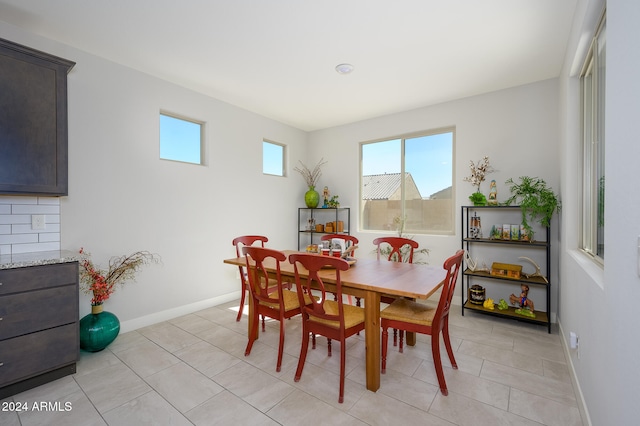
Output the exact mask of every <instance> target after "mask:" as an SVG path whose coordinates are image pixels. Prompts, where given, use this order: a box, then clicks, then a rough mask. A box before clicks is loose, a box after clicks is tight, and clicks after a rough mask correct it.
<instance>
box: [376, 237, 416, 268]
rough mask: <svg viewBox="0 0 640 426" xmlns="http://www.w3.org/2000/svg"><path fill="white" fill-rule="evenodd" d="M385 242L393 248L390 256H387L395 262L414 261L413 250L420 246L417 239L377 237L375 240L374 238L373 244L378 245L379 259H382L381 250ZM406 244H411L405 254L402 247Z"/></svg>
mask: <svg viewBox="0 0 640 426" xmlns="http://www.w3.org/2000/svg"><path fill="white" fill-rule="evenodd" d="M384 243H386V244H388V245H389V247H390V248H391V252H390V253H389V256H387V260H392V261H395V262H406V263H413V251H414V250H415V249H417V248H418V242H417V241H414V240H412V239H410V238H403V237H380V238H376V239H375V240H373V244H375V245H376V246H378V249H377V250H376V252H377V254H378V260H380V251H381V247H380V245H382V244H384ZM404 246H409V252H408V253H404V255H403V253H402V248H403V247H404Z"/></svg>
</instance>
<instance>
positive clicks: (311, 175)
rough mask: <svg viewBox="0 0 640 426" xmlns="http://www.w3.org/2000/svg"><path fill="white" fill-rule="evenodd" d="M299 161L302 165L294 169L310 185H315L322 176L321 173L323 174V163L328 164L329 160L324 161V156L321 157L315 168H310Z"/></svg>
mask: <svg viewBox="0 0 640 426" xmlns="http://www.w3.org/2000/svg"><path fill="white" fill-rule="evenodd" d="M298 162H299V163H300V165H301V166H302V167H294V168H293V170H295V171H296V172H298V173H300V174H301V175H302V178H303V179H304V181H305V182H306V183H307V185H308V186H310V187H315V186H316V182H317V181H318V178H319V177H320V175H322V170H321V168H322V166H323V165H325V164H327V162H326V161H324V158H321V159H320V161H318V164H316V166H315V167H314V168H313V170H309V168H308V167H307V166H306V165H305V164H304V163H303V162H302V161H301V160H298Z"/></svg>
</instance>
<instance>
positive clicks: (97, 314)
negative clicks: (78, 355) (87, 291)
mask: <svg viewBox="0 0 640 426" xmlns="http://www.w3.org/2000/svg"><path fill="white" fill-rule="evenodd" d="M119 332H120V320H118V317H116V316H115V315H114V314H112V313H111V312H106V311H103V309H102V305H93V306H91V313H90V314H88V315H86V316H84V317H83V318H82V319H81V320H80V348H81V349H83V350H85V351H87V352H99V351H101V350H103V349H104V348H106V347H107V346H109V344H111V342H113V341H114V340H115V338H116V337H118V333H119Z"/></svg>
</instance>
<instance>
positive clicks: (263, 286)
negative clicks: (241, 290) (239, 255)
mask: <svg viewBox="0 0 640 426" xmlns="http://www.w3.org/2000/svg"><path fill="white" fill-rule="evenodd" d="M242 252H243V253H244V256H245V258H246V259H247V265H249V264H251V263H254V264H255V266H254V268H247V270H248V274H247V275H248V276H249V282H248V283H247V284H248V285H247V286H248V287H249V291H250V292H251V295H252V296H253V297H254V298H256V299H258V300H259V301H261V302H264V303H276V304H279V305H281V303H282V301H283V297H282V277H281V275H280V262H283V261H285V260H286V259H287V256H286V255H285V254H284V253H283V252H281V251H278V250H273V249H269V248H264V247H257V246H245V247H243V248H242ZM267 262H274V263H275V267H276V275H275V279H276V281H277V287H278V298H273V297H269V293H270V292H273V282H271V285H270V284H269V273H268V272H267V268H266V265H267ZM281 307H282V306H281Z"/></svg>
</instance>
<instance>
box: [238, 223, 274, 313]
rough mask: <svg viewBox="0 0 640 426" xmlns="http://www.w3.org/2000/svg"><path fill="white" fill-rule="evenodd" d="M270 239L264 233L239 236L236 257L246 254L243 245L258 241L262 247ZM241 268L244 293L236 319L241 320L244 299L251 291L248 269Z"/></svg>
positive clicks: (241, 284) (241, 282)
mask: <svg viewBox="0 0 640 426" xmlns="http://www.w3.org/2000/svg"><path fill="white" fill-rule="evenodd" d="M267 241H269V239H268V238H267V237H263V236H262V235H244V236H242V237H237V238H234V239H233V242H232V243H233V245H234V246H235V248H236V257H241V256H244V255H243V254H242V247H244V246H252V245H254V244H255V243H256V242H259V243H260V247H264V243H266V242H267ZM238 269H239V270H240V286H241V287H242V294H241V296H240V308H239V309H238V316H237V317H236V321H240V318H242V310H243V309H244V299H245V295H246V293H247V291H249V287H247V271H246V269H245V268H244V267H242V266H238Z"/></svg>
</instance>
